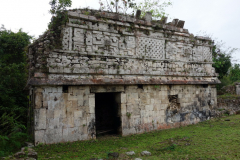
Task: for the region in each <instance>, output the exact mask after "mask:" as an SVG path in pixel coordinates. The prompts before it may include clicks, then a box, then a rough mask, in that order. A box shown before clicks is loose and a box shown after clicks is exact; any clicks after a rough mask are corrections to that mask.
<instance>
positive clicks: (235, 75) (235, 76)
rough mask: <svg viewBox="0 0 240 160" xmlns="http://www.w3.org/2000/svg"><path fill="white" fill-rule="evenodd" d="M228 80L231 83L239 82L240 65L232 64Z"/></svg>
mask: <svg viewBox="0 0 240 160" xmlns="http://www.w3.org/2000/svg"><path fill="white" fill-rule="evenodd" d="M229 78H230V80H231V82H240V64H234V66H233V67H231V68H230V73H229Z"/></svg>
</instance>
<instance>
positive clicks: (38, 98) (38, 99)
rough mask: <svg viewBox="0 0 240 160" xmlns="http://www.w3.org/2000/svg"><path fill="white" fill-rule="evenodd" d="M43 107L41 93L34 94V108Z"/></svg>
mask: <svg viewBox="0 0 240 160" xmlns="http://www.w3.org/2000/svg"><path fill="white" fill-rule="evenodd" d="M42 107H43V94H42V93H41V92H37V93H35V108H42Z"/></svg>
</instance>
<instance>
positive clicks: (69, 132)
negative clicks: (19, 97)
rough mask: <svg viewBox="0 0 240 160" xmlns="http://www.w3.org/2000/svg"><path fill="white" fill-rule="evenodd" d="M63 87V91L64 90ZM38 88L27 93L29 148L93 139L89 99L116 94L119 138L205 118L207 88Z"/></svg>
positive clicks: (211, 102)
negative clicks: (31, 134)
mask: <svg viewBox="0 0 240 160" xmlns="http://www.w3.org/2000/svg"><path fill="white" fill-rule="evenodd" d="M67 88H68V89H67ZM67 88H66V86H57V87H56V86H41V87H35V88H33V90H34V92H33V96H34V106H33V107H34V135H35V144H39V143H46V144H51V143H59V142H67V141H70V142H72V141H78V140H87V139H94V138H96V127H95V115H96V113H95V105H96V104H95V94H96V93H105V92H117V93H119V94H120V100H119V103H118V105H119V106H118V107H119V114H120V117H121V133H120V134H122V135H130V134H138V133H143V132H146V131H151V130H158V129H166V128H172V127H177V126H180V125H187V124H193V123H197V122H199V121H203V120H206V119H209V118H210V117H211V116H213V115H212V114H211V112H212V109H213V108H214V107H215V106H216V103H217V99H216V88H215V87H214V86H211V85H206V86H203V85H130V86H68V87H67Z"/></svg>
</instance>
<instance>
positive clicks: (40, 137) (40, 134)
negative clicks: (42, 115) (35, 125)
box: [34, 130, 45, 146]
mask: <svg viewBox="0 0 240 160" xmlns="http://www.w3.org/2000/svg"><path fill="white" fill-rule="evenodd" d="M44 136H45V130H38V131H34V137H35V146H36V145H38V144H40V143H45V140H44Z"/></svg>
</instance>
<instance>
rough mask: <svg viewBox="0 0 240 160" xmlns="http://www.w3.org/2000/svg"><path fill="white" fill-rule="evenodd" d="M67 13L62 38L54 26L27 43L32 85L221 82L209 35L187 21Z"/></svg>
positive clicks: (91, 13) (102, 13) (109, 14)
mask: <svg viewBox="0 0 240 160" xmlns="http://www.w3.org/2000/svg"><path fill="white" fill-rule="evenodd" d="M67 14H68V20H67V22H66V24H65V25H61V26H58V28H60V30H59V31H58V32H57V31H56V33H55V34H57V33H58V34H59V32H61V34H59V35H58V37H59V38H58V39H54V34H53V33H52V32H55V31H54V30H53V31H51V32H50V31H49V32H46V33H45V34H44V35H43V36H42V37H40V38H39V39H38V40H37V41H36V42H35V43H33V44H32V45H31V46H29V54H28V57H29V70H30V77H29V85H36V84H38V85H39V84H41V85H48V84H52V85H60V84H69V85H70V84H76V85H81V84H138V83H141V84H162V83H164V84H216V83H219V80H218V79H217V76H218V74H217V73H215V69H214V68H213V67H212V63H213V62H212V51H211V50H212V46H213V45H212V41H211V39H209V38H207V37H197V36H196V37H194V36H193V35H192V34H190V33H189V32H188V30H187V29H183V26H184V21H179V20H178V19H174V20H173V22H170V23H166V21H152V20H151V15H148V16H147V17H145V19H141V18H139V17H137V16H135V17H134V16H129V15H120V14H116V13H109V12H104V11H103V12H100V11H94V10H88V11H86V10H71V11H68V13H67ZM165 20H166V19H165ZM55 37H56V36H55ZM56 41H59V42H60V44H58V45H57V44H56ZM56 79H57V81H56Z"/></svg>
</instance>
